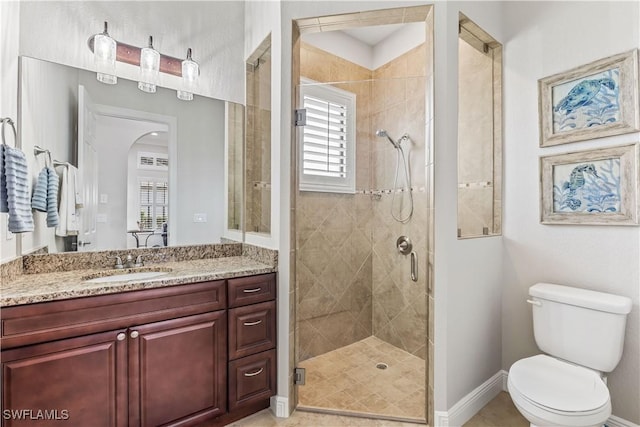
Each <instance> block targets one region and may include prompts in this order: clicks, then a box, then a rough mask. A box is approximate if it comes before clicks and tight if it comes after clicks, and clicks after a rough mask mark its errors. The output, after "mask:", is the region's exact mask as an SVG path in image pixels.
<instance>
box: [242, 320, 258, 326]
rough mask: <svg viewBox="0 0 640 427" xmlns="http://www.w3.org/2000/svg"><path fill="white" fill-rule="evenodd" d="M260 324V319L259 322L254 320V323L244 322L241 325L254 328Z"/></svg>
mask: <svg viewBox="0 0 640 427" xmlns="http://www.w3.org/2000/svg"><path fill="white" fill-rule="evenodd" d="M260 323H262V319H261V320H256V321H255V322H244V323H243V325H244V326H256V325H259V324H260Z"/></svg>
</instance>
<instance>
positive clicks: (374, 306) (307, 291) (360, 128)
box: [296, 43, 427, 360]
mask: <svg viewBox="0 0 640 427" xmlns="http://www.w3.org/2000/svg"><path fill="white" fill-rule="evenodd" d="M425 63H426V60H425V46H424V45H421V46H419V47H417V48H414V49H412V50H411V51H409V52H407V53H406V54H404V55H402V56H400V57H398V58H396V59H395V60H393V61H391V62H389V63H388V64H385V65H383V66H382V67H380V68H379V69H377V70H374V71H371V70H368V69H367V68H364V67H361V66H359V65H356V64H354V63H351V62H349V61H346V60H344V59H342V58H339V57H336V56H334V55H332V54H329V53H327V52H325V51H322V50H320V49H318V48H316V47H313V46H311V45H308V44H305V43H303V44H302V49H301V75H302V76H304V77H306V78H309V79H311V80H314V81H318V82H341V83H336V84H335V86H336V87H339V88H341V89H343V90H347V91H350V92H354V93H356V104H357V106H356V109H357V146H356V191H357V192H358V191H360V192H361V191H362V190H367V191H369V190H371V189H374V190H378V191H379V190H382V192H383V193H384V194H383V195H382V196H381V197H380V198H379V199H376V198H373V200H372V197H371V196H370V195H369V194H362V193H356V194H355V195H349V194H331V193H318V192H300V193H299V195H298V199H297V210H296V212H297V214H296V226H297V245H298V257H297V263H296V265H297V275H296V279H297V286H298V287H297V291H298V292H297V298H298V305H297V316H298V321H299V323H298V327H299V334H298V340H299V350H300V359H301V360H304V359H306V358H308V357H313V356H316V355H319V354H322V353H326V352H327V351H331V350H333V349H336V348H339V347H342V346H345V345H348V344H351V343H353V342H355V341H357V340H360V339H362V338H364V337H367V336H370V335H375V336H377V337H379V338H381V339H383V340H385V341H387V342H389V343H391V344H394V345H396V346H398V347H399V348H402V349H404V350H406V351H408V352H410V353H412V354H416V355H418V356H420V357H423V358H425V357H426V340H425V336H426V327H427V311H426V250H427V249H426V233H424V230H425V229H426V225H427V221H426V214H427V207H426V194H425V189H424V185H425V180H424V168H423V167H421V165H424V162H425V157H424V153H425V150H424V147H425V138H424V129H425V123H424V117H425V102H424V100H425V97H424V94H425V86H424V85H425V78H424V75H425ZM376 129H386V130H387V131H388V132H389V135H390V136H392V138H394V139H398V138H400V136H401V135H403V134H404V133H408V134H409V135H410V138H411V139H410V141H406V142H404V143H403V148H404V149H405V153H406V155H407V156H408V157H407V158H408V159H410V160H409V163H410V164H411V166H413V167H412V169H411V170H412V172H411V175H412V180H413V186H414V189H415V190H414V192H413V197H414V203H415V208H414V214H413V217H412V219H411V221H410V222H409V223H408V224H404V225H403V224H400V223H399V222H396V221H394V220H393V218H392V216H391V204H392V203H391V202H392V198H393V197H392V194H391V193H390V190H392V187H393V183H394V174H395V167H396V163H395V162H396V150H395V149H394V148H393V147H392V146H391V144H390V143H389V142H388V141H387V140H386V139H382V138H377V137H375V131H376ZM401 167H402V166H401ZM401 171H402V170H401ZM403 185H404V180H399V181H398V187H402V186H403ZM384 190H386V192H384ZM407 202H408V195H407V194H406V193H405V194H402V193H400V194H397V196H396V204H397V205H395V206H394V208H395V209H396V210H397V209H399V207H400V205H401V204H402V205H403V206H404V208H405V209H406V208H407ZM403 213H406V211H405V210H403ZM396 215H397V216H398V215H399V213H397V214H396ZM403 234H404V235H407V236H409V238H410V239H412V241H413V244H414V250H415V251H416V252H417V253H418V259H419V260H420V261H419V280H418V282H413V281H411V278H410V258H409V256H404V255H400V254H399V253H398V251H397V249H396V247H395V242H396V239H397V238H398V236H400V235H403Z"/></svg>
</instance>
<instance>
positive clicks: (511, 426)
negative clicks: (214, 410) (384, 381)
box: [229, 392, 529, 427]
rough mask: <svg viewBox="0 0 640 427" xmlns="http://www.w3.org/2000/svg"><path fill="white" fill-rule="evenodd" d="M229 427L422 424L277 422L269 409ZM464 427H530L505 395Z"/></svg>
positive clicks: (340, 419)
mask: <svg viewBox="0 0 640 427" xmlns="http://www.w3.org/2000/svg"><path fill="white" fill-rule="evenodd" d="M229 427H418V424H412V423H403V422H394V421H387V420H375V419H370V418H357V417H346V416H340V415H330V414H316V413H311V412H303V411H299V410H298V411H295V412H294V413H293V415H291V416H290V417H289V418H276V417H274V416H273V415H272V414H271V411H270V410H269V409H265V410H264V411H261V412H258V413H257V414H254V415H252V416H250V417H247V418H244V419H242V420H240V421H237V422H235V423H234V424H231V425H230V426H229ZM464 427H529V423H528V422H527V420H525V419H524V417H522V415H520V413H519V412H518V410H517V409H516V408H515V406H513V403H512V402H511V398H510V397H509V394H508V393H505V392H502V393H500V394H499V395H498V396H496V398H495V399H493V400H492V401H491V402H489V403H488V404H487V406H485V407H484V408H482V410H480V412H478V413H477V414H476V415H475V416H474V417H473V418H472V419H471V420H469V422H467V423H466V424H465V425H464Z"/></svg>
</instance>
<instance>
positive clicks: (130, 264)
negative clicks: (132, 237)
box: [112, 254, 144, 270]
mask: <svg viewBox="0 0 640 427" xmlns="http://www.w3.org/2000/svg"><path fill="white" fill-rule="evenodd" d="M112 258H114V259H115V260H116V264H115V265H114V266H113V267H114V268H116V269H118V270H119V269H122V268H134V267H142V266H144V262H143V261H142V255H138V256H137V258H136V260H135V262H134V261H133V256H132V255H131V254H128V255H127V258H126V260H125V262H124V264H123V263H122V258H120V257H119V256H115V257H112Z"/></svg>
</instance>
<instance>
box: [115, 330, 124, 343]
mask: <svg viewBox="0 0 640 427" xmlns="http://www.w3.org/2000/svg"><path fill="white" fill-rule="evenodd" d="M126 337H127V334H125V333H124V332H120V333H119V334H118V335H116V339H117V340H118V341H124V339H125V338H126Z"/></svg>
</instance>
